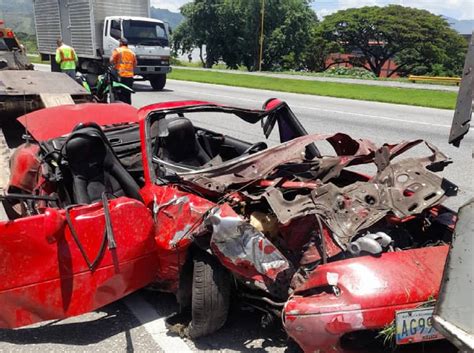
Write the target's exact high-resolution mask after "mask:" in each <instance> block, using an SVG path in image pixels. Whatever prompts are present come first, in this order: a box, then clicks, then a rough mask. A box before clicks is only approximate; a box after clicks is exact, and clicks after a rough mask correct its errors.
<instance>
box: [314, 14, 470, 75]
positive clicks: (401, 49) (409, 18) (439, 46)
mask: <svg viewBox="0 0 474 353" xmlns="http://www.w3.org/2000/svg"><path fill="white" fill-rule="evenodd" d="M321 34H322V36H323V38H324V39H325V40H327V41H329V42H333V43H337V44H338V45H339V47H340V50H341V51H344V52H346V53H352V52H358V53H360V55H359V56H358V57H356V58H352V59H351V61H352V64H355V65H357V66H362V67H365V68H366V69H368V70H370V71H372V72H374V73H375V74H376V75H377V76H379V75H380V72H381V69H382V67H383V66H384V64H385V63H386V62H387V61H388V60H389V59H391V58H394V59H395V62H396V63H397V65H398V67H397V69H395V70H394V71H393V72H392V73H391V74H394V73H395V72H400V73H406V72H414V71H415V72H417V73H428V72H430V71H432V70H433V69H434V68H435V67H436V65H438V67H439V65H441V66H442V67H443V68H444V70H445V71H447V72H449V73H454V72H459V71H460V70H462V63H463V57H464V54H465V48H466V41H465V40H464V38H463V37H462V36H461V35H459V34H458V33H457V32H456V31H454V30H453V29H451V28H450V27H449V24H448V22H447V21H446V20H445V19H443V18H442V17H441V16H436V15H434V14H432V13H430V12H428V11H425V10H419V9H414V8H409V7H403V6H400V5H389V6H385V7H378V6H371V7H362V8H359V9H348V10H342V11H338V12H336V13H334V14H332V15H329V16H326V17H325V18H324V21H323V22H322V23H321ZM389 75H390V74H389Z"/></svg>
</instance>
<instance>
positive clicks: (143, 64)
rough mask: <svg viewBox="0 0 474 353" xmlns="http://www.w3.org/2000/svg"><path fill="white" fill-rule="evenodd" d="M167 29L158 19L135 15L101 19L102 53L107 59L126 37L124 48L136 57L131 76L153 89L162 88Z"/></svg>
mask: <svg viewBox="0 0 474 353" xmlns="http://www.w3.org/2000/svg"><path fill="white" fill-rule="evenodd" d="M167 27H168V26H167V25H166V24H165V23H164V22H163V21H160V20H155V19H151V18H146V17H136V16H111V17H106V18H105V20H104V31H103V46H104V48H103V50H104V56H105V57H107V58H109V57H110V56H111V55H112V51H113V50H114V49H115V48H117V47H118V45H119V39H120V38H122V37H123V38H126V39H127V41H128V47H129V48H130V49H131V50H133V52H134V53H135V55H136V56H137V63H138V65H137V68H136V69H135V74H136V75H138V76H141V77H143V78H144V79H145V80H150V83H151V85H152V86H153V88H155V89H162V88H163V87H164V85H165V82H166V74H167V73H168V72H170V71H171V68H170V47H169V40H168V28H167Z"/></svg>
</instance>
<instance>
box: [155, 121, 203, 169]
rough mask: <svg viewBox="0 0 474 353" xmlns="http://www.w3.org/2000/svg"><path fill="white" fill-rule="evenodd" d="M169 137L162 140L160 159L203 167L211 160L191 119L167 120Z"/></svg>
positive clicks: (159, 152) (159, 150) (159, 151)
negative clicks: (199, 139) (198, 137)
mask: <svg viewBox="0 0 474 353" xmlns="http://www.w3.org/2000/svg"><path fill="white" fill-rule="evenodd" d="M167 129H168V135H167V136H166V137H161V138H160V142H159V143H160V144H159V149H158V157H159V158H161V159H162V160H164V161H168V162H173V163H177V164H181V165H185V166H191V167H201V166H203V165H205V164H206V163H208V162H209V161H210V160H211V157H210V156H209V155H208V154H207V153H206V151H205V150H204V148H203V147H202V146H201V144H200V143H199V141H198V139H197V136H196V132H195V129H194V126H193V124H192V122H191V121H190V120H189V119H186V118H184V117H175V118H171V119H167Z"/></svg>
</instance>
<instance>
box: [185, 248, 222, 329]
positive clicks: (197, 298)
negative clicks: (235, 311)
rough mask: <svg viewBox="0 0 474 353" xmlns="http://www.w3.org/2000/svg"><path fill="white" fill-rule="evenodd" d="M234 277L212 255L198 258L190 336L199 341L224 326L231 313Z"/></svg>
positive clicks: (200, 254)
mask: <svg viewBox="0 0 474 353" xmlns="http://www.w3.org/2000/svg"><path fill="white" fill-rule="evenodd" d="M230 286H231V276H230V274H229V272H227V270H226V269H225V268H224V267H223V266H222V265H221V264H220V263H219V262H218V261H217V259H215V258H214V257H212V256H211V255H209V254H208V253H206V252H203V251H200V252H196V253H195V255H194V269H193V284H192V300H191V303H192V304H191V315H192V320H191V323H190V324H189V326H188V332H187V333H188V335H189V337H191V338H197V337H201V336H205V335H208V334H210V333H213V332H215V331H217V330H218V329H220V328H221V327H222V326H224V324H225V322H226V320H227V314H228V312H229V299H230Z"/></svg>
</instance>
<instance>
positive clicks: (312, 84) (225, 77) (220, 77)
mask: <svg viewBox="0 0 474 353" xmlns="http://www.w3.org/2000/svg"><path fill="white" fill-rule="evenodd" d="M168 77H169V78H170V79H174V80H181V81H193V82H202V83H212V84H217V85H225V86H235V87H246V88H257V89H266V90H270V91H279V92H290V93H301V94H310V95H317V96H327V97H337V98H347V99H357V100H365V101H373V102H383V103H396V104H405V105H414V106H420V107H429V108H440V109H454V106H455V104H456V96H457V93H455V92H445V91H434V90H424V89H412V88H396V87H380V86H369V85H360V84H352V83H351V84H349V83H334V82H317V81H303V80H297V79H286V78H274V77H264V76H254V75H239V74H230V73H229V74H228V73H221V72H211V71H198V70H186V69H178V68H175V69H173V71H172V72H171V74H170V75H169V76H168Z"/></svg>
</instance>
